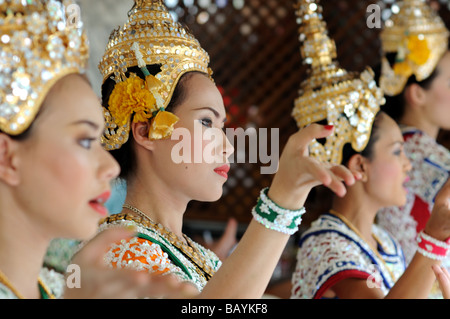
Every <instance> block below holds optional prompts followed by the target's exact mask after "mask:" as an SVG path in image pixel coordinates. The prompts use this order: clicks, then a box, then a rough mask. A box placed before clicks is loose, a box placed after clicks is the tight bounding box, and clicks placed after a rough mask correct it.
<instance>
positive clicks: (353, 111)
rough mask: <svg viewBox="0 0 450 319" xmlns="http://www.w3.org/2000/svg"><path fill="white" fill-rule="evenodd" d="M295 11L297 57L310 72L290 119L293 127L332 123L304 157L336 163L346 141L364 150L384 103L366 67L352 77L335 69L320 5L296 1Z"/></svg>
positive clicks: (337, 66)
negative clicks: (322, 140) (323, 138)
mask: <svg viewBox="0 0 450 319" xmlns="http://www.w3.org/2000/svg"><path fill="white" fill-rule="evenodd" d="M295 9H296V15H297V23H298V24H300V27H299V34H300V38H299V39H300V41H301V42H302V46H301V50H300V51H301V55H302V58H303V60H304V63H306V64H308V65H310V67H311V68H310V73H309V74H308V78H307V79H306V80H304V81H303V82H302V83H301V85H300V91H299V95H300V96H299V97H298V98H297V99H296V100H295V102H294V109H293V111H292V116H293V117H294V118H295V120H296V121H297V125H298V127H299V128H303V127H305V126H307V125H309V124H311V123H316V122H325V121H326V123H327V124H329V125H334V126H335V128H334V133H333V134H332V135H331V136H329V137H327V138H326V141H325V144H324V145H322V144H320V143H319V142H317V141H313V142H312V143H311V145H310V154H311V155H312V156H314V157H316V158H318V159H319V160H320V161H322V162H330V163H335V164H340V163H341V160H342V149H343V147H344V145H345V144H347V143H351V145H352V147H353V149H354V150H355V151H358V152H360V151H362V150H363V149H364V148H365V147H366V145H367V142H368V140H369V137H370V134H371V130H372V124H373V121H374V118H375V115H376V113H377V112H378V111H379V109H380V105H381V104H384V97H383V93H382V91H381V90H380V89H379V88H378V87H377V86H376V83H375V80H374V79H373V76H374V74H373V71H372V70H371V69H370V68H367V69H366V70H364V71H363V72H362V73H361V74H356V73H351V72H347V71H346V70H344V69H342V68H341V67H340V66H339V63H338V62H337V61H336V45H335V43H334V41H333V40H331V39H330V38H329V37H328V32H327V29H326V23H325V22H324V21H323V17H322V7H321V6H319V5H318V4H316V3H315V2H314V1H312V0H299V1H298V2H297V4H296V6H295Z"/></svg>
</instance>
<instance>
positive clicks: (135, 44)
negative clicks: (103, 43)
mask: <svg viewBox="0 0 450 319" xmlns="http://www.w3.org/2000/svg"><path fill="white" fill-rule="evenodd" d="M162 2H163V1H161V0H135V4H134V6H133V8H132V9H131V10H130V12H129V13H128V20H127V22H126V23H125V25H124V26H123V27H122V28H118V29H116V30H114V31H113V32H112V33H111V36H110V39H109V43H108V45H107V47H106V52H105V54H104V56H103V58H102V60H101V62H100V64H99V69H100V72H101V73H102V75H103V82H105V81H106V80H107V79H108V78H109V77H113V79H114V80H115V82H116V87H115V88H114V90H113V93H112V94H111V98H110V100H109V107H108V109H106V108H105V109H104V114H105V119H106V125H107V128H106V130H105V134H104V136H103V143H104V144H105V147H106V149H107V150H113V149H118V148H120V147H121V146H122V144H123V143H125V142H126V141H127V140H128V135H129V131H130V122H131V117H132V116H133V114H134V118H135V121H137V120H144V119H150V118H151V119H152V122H153V123H152V127H155V130H154V131H152V132H150V134H149V137H150V138H153V139H159V138H165V137H167V136H169V135H170V134H171V128H173V124H174V122H175V121H176V120H177V118H176V117H175V116H174V115H172V114H171V113H170V114H168V113H169V112H164V108H165V107H166V106H167V105H168V103H169V102H170V100H171V97H172V94H173V91H174V90H175V87H176V85H177V83H178V80H179V79H180V77H181V76H182V75H183V74H185V73H186V72H190V71H200V72H203V73H206V74H208V75H209V76H211V74H212V71H211V69H210V68H209V67H208V64H209V55H208V53H207V52H206V51H205V50H204V49H203V48H202V47H201V46H200V44H199V42H198V40H197V39H196V38H195V37H194V36H193V35H192V34H191V33H189V32H188V31H187V30H186V29H185V28H184V27H183V26H182V25H181V24H180V23H178V22H176V21H175V20H174V19H173V17H172V15H171V14H170V12H169V11H168V10H167V8H166V7H165V5H164V4H163V3H162ZM152 64H157V65H160V66H161V71H160V72H159V73H158V74H157V75H156V76H155V77H153V76H150V75H149V74H148V73H147V72H148V71H146V68H145V66H146V65H152ZM135 66H139V67H140V68H141V70H142V72H144V74H145V75H146V81H145V82H144V81H140V78H138V77H136V76H135V75H133V74H131V75H130V76H129V77H128V78H127V77H126V72H127V69H128V68H130V67H135ZM133 81H134V82H135V84H134V86H133V84H132V83H131V82H133ZM121 83H122V86H123V90H122V93H120V92H118V91H116V89H118V90H120V88H118V86H119V85H121ZM126 83H128V85H127V84H126ZM126 86H128V87H129V88H131V87H135V88H136V87H138V86H140V87H139V88H138V91H139V93H133V94H128V95H127V94H126V92H125V91H127V90H128V92H130V89H126V88H125V87H126ZM144 89H147V91H144ZM114 91H116V92H114ZM149 91H150V93H151V94H150V95H148V93H149ZM115 93H117V94H115ZM139 94H141V95H144V96H145V97H143V98H142V99H140V100H138V101H135V96H137V95H139ZM114 95H115V96H114ZM126 95H127V96H126ZM124 98H125V103H123V102H124V101H123V99H124ZM152 98H153V99H154V100H153V99H152ZM115 99H116V100H115ZM125 104H126V105H125ZM116 106H117V107H116ZM119 107H120V108H121V109H120V110H119ZM159 110H162V111H163V112H159ZM163 114H164V119H162V121H161V122H162V123H159V124H158V125H155V124H156V123H155V122H156V121H155V119H156V117H157V116H160V115H161V116H162V115H163ZM136 115H138V117H137V118H136ZM156 126H159V127H160V130H158V129H157V127H156ZM161 127H162V128H161Z"/></svg>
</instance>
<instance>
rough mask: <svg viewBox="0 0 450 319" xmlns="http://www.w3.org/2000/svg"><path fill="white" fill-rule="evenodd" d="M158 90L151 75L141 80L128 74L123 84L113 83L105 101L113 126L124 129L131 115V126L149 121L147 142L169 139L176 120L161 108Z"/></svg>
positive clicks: (132, 74) (156, 80) (157, 85)
mask: <svg viewBox="0 0 450 319" xmlns="http://www.w3.org/2000/svg"><path fill="white" fill-rule="evenodd" d="M161 88H162V84H161V82H160V81H159V80H158V79H157V78H155V77H154V76H153V75H147V76H146V79H145V80H143V79H141V78H140V77H138V76H136V74H134V73H131V74H130V77H129V78H127V79H126V80H125V81H123V82H119V83H117V84H116V86H115V87H114V89H113V91H112V93H111V96H110V98H109V112H110V113H111V116H112V117H113V118H114V121H115V123H116V124H117V125H118V126H123V125H126V124H127V123H128V121H129V120H130V117H131V116H132V115H134V117H133V123H137V122H147V121H148V120H149V119H152V118H153V119H152V122H151V127H150V130H149V138H150V139H162V138H167V137H169V136H170V135H171V133H172V131H173V126H174V124H175V123H176V122H177V121H178V117H176V116H175V115H174V114H172V113H170V112H167V111H165V110H164V108H163V107H162V98H161V94H160V89H161Z"/></svg>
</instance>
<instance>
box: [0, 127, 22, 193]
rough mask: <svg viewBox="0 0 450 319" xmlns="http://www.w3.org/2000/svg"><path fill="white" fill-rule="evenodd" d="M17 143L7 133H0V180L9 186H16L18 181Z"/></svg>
mask: <svg viewBox="0 0 450 319" xmlns="http://www.w3.org/2000/svg"><path fill="white" fill-rule="evenodd" d="M17 143H18V142H17V141H14V140H13V139H11V137H9V136H8V135H6V134H4V133H0V180H2V181H3V182H4V183H6V184H8V185H11V186H17V185H18V184H19V182H20V178H19V174H18V170H17V162H18V154H17Z"/></svg>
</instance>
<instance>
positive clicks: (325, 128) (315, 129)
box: [294, 123, 334, 147]
mask: <svg viewBox="0 0 450 319" xmlns="http://www.w3.org/2000/svg"><path fill="white" fill-rule="evenodd" d="M333 131H334V126H333V125H321V124H317V123H312V124H311V125H308V126H306V127H304V128H302V129H301V130H299V131H298V132H297V133H295V134H294V136H295V143H296V145H298V146H300V147H305V146H307V145H309V144H310V143H311V142H312V141H313V140H314V139H319V138H325V137H327V136H329V135H331V134H332V133H333Z"/></svg>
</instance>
